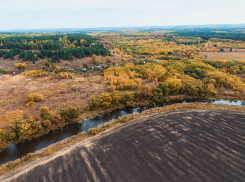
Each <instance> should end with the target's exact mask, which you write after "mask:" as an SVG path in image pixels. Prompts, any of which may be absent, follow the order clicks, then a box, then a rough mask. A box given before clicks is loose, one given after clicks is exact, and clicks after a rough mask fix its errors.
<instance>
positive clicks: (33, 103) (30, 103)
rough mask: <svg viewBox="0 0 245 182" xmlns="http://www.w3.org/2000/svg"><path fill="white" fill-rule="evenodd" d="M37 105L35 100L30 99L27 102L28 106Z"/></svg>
mask: <svg viewBox="0 0 245 182" xmlns="http://www.w3.org/2000/svg"><path fill="white" fill-rule="evenodd" d="M35 105H36V103H35V102H33V101H30V102H28V103H27V104H26V106H27V107H30V106H31V107H32V106H35Z"/></svg>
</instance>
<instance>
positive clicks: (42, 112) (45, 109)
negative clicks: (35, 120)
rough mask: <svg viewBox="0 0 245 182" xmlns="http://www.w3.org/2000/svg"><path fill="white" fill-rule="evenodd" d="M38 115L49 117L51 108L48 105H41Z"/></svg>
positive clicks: (43, 117)
mask: <svg viewBox="0 0 245 182" xmlns="http://www.w3.org/2000/svg"><path fill="white" fill-rule="evenodd" d="M38 115H39V116H40V117H41V118H42V119H43V120H45V119H47V118H48V117H49V115H50V112H49V108H48V107H40V108H39V112H38Z"/></svg>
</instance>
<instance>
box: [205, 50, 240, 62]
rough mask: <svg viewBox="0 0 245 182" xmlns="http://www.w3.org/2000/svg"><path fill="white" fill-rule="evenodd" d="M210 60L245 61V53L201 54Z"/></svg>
mask: <svg viewBox="0 0 245 182" xmlns="http://www.w3.org/2000/svg"><path fill="white" fill-rule="evenodd" d="M202 54H203V55H206V56H207V59H210V60H245V52H202Z"/></svg>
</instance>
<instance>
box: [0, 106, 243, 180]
mask: <svg viewBox="0 0 245 182" xmlns="http://www.w3.org/2000/svg"><path fill="white" fill-rule="evenodd" d="M182 109H222V110H234V111H241V112H245V108H244V107H240V106H228V105H224V104H209V103H189V104H185V103H184V104H174V105H170V106H164V107H158V108H152V109H148V110H145V111H143V112H142V113H141V114H138V113H134V114H131V115H128V116H125V117H122V118H118V119H115V120H113V121H110V122H108V123H105V124H104V125H102V126H99V127H98V128H96V129H92V130H90V131H89V132H87V133H86V132H83V133H79V134H77V135H75V136H72V137H70V138H67V139H65V140H63V141H60V142H57V143H55V144H52V145H50V146H48V147H46V148H43V149H41V150H39V151H36V152H35V153H29V154H27V155H26V156H23V157H22V158H21V159H20V158H19V159H16V160H15V161H13V162H8V163H6V164H3V165H2V166H1V167H0V175H3V174H6V173H8V172H10V171H13V170H16V169H18V168H20V167H23V166H25V165H27V164H29V163H30V162H32V161H34V160H38V159H42V158H43V157H46V156H49V155H52V154H53V153H56V152H58V151H60V150H63V149H64V148H67V147H70V146H71V145H73V144H75V143H77V142H78V141H81V140H83V139H86V138H89V137H92V136H93V135H96V134H98V133H101V132H103V131H105V130H108V129H110V128H115V127H117V126H118V125H121V124H122V123H125V122H128V121H131V120H134V119H137V118H141V117H145V116H147V115H151V114H156V113H161V112H167V111H172V110H182Z"/></svg>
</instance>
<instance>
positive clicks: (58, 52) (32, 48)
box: [0, 34, 110, 63]
mask: <svg viewBox="0 0 245 182" xmlns="http://www.w3.org/2000/svg"><path fill="white" fill-rule="evenodd" d="M1 49H2V50H1ZM92 54H96V55H102V56H106V55H110V52H109V50H108V49H106V48H104V46H103V45H102V44H100V43H97V42H96V40H95V39H94V38H93V37H91V36H89V35H87V34H68V35H63V34H61V35H28V36H27V35H16V36H14V35H12V36H11V34H10V35H5V34H3V35H1V36H0V58H1V57H3V58H4V59H12V60H14V57H15V56H17V55H18V57H19V59H23V61H33V63H35V61H37V60H38V59H44V58H45V57H46V58H50V59H51V62H52V63H56V62H60V59H63V60H69V61H71V60H73V59H74V57H75V58H83V57H85V56H89V57H91V56H92Z"/></svg>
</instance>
